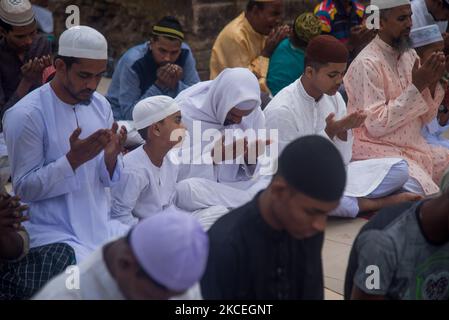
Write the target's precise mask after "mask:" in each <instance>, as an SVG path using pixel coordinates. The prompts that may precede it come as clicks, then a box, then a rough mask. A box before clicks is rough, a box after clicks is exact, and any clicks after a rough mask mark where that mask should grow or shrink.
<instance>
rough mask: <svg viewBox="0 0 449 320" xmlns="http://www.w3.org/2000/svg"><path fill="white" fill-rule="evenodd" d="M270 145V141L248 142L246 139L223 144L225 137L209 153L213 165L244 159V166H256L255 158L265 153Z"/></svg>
mask: <svg viewBox="0 0 449 320" xmlns="http://www.w3.org/2000/svg"><path fill="white" fill-rule="evenodd" d="M271 143H272V141H271V140H269V139H268V140H256V141H253V142H248V139H247V138H243V139H234V141H233V143H229V144H225V137H224V136H223V137H222V139H220V140H218V141H217V142H216V143H215V147H214V148H213V149H212V151H211V156H212V159H213V163H214V164H220V163H222V162H224V161H229V160H235V159H237V158H238V157H240V156H242V155H243V157H244V160H245V163H246V164H256V163H257V158H258V157H260V156H261V155H262V154H264V153H265V150H266V147H267V146H269V145H270V144H271Z"/></svg>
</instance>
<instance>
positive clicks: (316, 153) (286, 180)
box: [259, 136, 346, 239]
mask: <svg viewBox="0 0 449 320" xmlns="http://www.w3.org/2000/svg"><path fill="white" fill-rule="evenodd" d="M345 186H346V169H345V165H344V163H343V159H342V157H341V155H340V152H339V151H338V150H337V148H336V147H335V146H334V144H333V143H332V142H331V141H330V140H328V139H326V138H323V137H321V136H305V137H302V138H299V139H297V140H295V141H293V142H292V143H291V144H289V145H288V146H287V147H286V148H285V149H284V151H283V152H282V154H281V156H280V157H279V160H278V172H277V174H276V175H275V176H274V177H273V180H272V181H271V184H270V185H269V186H268V188H267V189H266V190H265V191H263V192H262V194H261V196H260V200H259V208H260V211H261V214H262V216H263V217H264V219H265V221H267V222H268V224H269V225H271V226H272V227H273V228H275V229H277V230H286V231H287V232H288V233H289V234H290V235H291V236H293V237H295V238H298V239H303V238H308V237H312V236H314V235H315V234H316V233H318V232H323V231H324V229H325V227H326V221H327V214H328V213H329V212H330V211H332V210H334V209H335V208H337V206H338V205H339V203H340V199H341V197H342V196H343V192H344V190H345Z"/></svg>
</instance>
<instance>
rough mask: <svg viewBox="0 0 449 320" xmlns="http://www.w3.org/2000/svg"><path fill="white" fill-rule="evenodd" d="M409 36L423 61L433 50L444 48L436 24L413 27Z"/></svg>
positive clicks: (440, 50) (439, 50)
mask: <svg viewBox="0 0 449 320" xmlns="http://www.w3.org/2000/svg"><path fill="white" fill-rule="evenodd" d="M410 38H411V40H412V45H413V48H414V49H415V50H416V52H417V53H418V55H419V57H420V58H421V61H425V60H426V59H427V58H428V57H430V56H431V55H432V53H434V52H443V50H444V39H443V36H442V35H441V32H440V29H439V28H438V26H437V25H436V24H432V25H428V26H425V27H421V28H416V29H413V30H412V32H411V33H410Z"/></svg>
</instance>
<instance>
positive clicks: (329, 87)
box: [306, 63, 347, 96]
mask: <svg viewBox="0 0 449 320" xmlns="http://www.w3.org/2000/svg"><path fill="white" fill-rule="evenodd" d="M346 66H347V64H346V63H328V64H326V65H325V66H323V67H321V68H320V69H319V70H316V69H314V68H312V67H310V66H308V67H307V68H306V76H307V77H308V78H309V79H310V80H311V83H312V84H313V85H314V86H315V88H316V89H317V91H319V92H321V93H322V94H327V95H329V96H333V95H335V94H336V93H337V91H338V89H339V88H340V85H341V84H342V82H343V77H344V75H345V72H346Z"/></svg>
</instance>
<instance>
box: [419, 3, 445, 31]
mask: <svg viewBox="0 0 449 320" xmlns="http://www.w3.org/2000/svg"><path fill="white" fill-rule="evenodd" d="M443 1H444V0H443ZM412 12H413V15H412V22H413V27H412V28H413V29H416V28H420V27H425V26H428V25H431V24H436V25H438V27H439V28H440V32H441V33H444V32H446V30H447V21H435V19H434V18H433V16H432V15H431V14H430V12H429V10H428V9H427V5H426V1H425V0H413V1H412Z"/></svg>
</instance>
